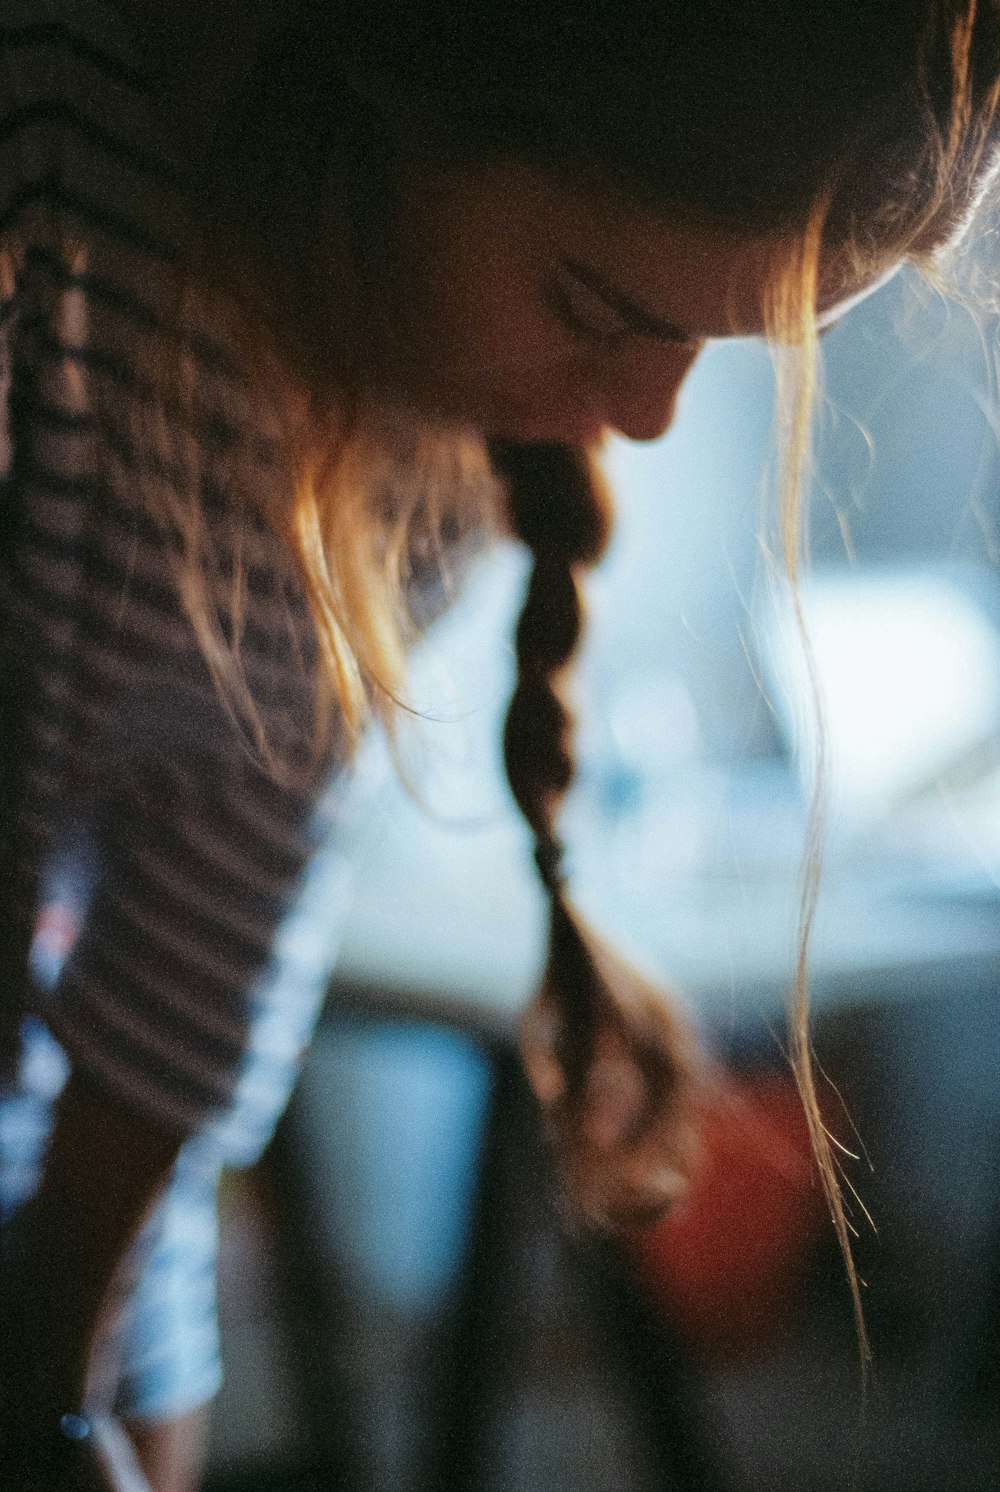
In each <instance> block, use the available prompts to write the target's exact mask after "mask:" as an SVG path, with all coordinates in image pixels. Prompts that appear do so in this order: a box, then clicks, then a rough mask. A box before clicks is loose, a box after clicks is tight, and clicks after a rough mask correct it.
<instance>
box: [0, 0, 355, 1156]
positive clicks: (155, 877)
mask: <svg viewBox="0 0 1000 1492" xmlns="http://www.w3.org/2000/svg"><path fill="white" fill-rule="evenodd" d="M116 25H117V23H116V22H115V20H114V18H113V17H111V16H110V15H109V14H105V13H102V12H101V10H100V7H99V6H94V5H91V4H88V3H84V0H5V6H4V18H3V23H2V24H0V259H2V251H3V250H4V249H5V248H6V250H7V260H6V262H5V263H3V264H2V265H0V520H2V527H3V531H4V534H5V539H4V552H3V556H2V560H3V566H2V568H3V577H2V578H3V594H2V604H3V613H4V618H3V620H4V632H5V644H6V647H7V648H8V652H9V656H10V657H11V658H12V660H13V666H14V667H15V668H16V670H17V676H18V678H19V681H20V685H21V692H22V696H23V701H24V722H23V730H22V735H21V742H20V746H21V751H20V765H19V782H20V793H19V803H18V808H19V820H18V842H19V845H20V847H21V854H22V857H23V866H22V869H23V875H24V879H25V882H26V883H27V884H29V885H30V884H31V883H32V881H33V878H39V877H41V876H42V873H43V871H44V870H45V867H46V866H47V865H48V864H49V863H50V862H51V860H52V857H53V856H57V855H58V850H59V834H60V825H61V824H62V823H63V822H65V821H66V819H67V818H68V817H69V818H73V819H80V818H85V819H86V821H87V823H88V825H89V827H90V829H91V832H92V833H93V834H94V835H95V836H96V837H97V839H98V840H99V843H100V850H101V856H100V863H101V866H102V879H101V881H100V884H99V885H98V887H97V889H96V892H95V894H94V896H93V899H92V901H91V903H90V906H89V910H88V912H87V915H86V918H85V920H84V923H83V928H82V931H81V933H80V936H79V939H78V941H77V943H76V945H75V947H74V948H73V950H72V953H71V955H70V956H69V958H68V960H67V962H66V964H65V966H64V968H63V971H62V974H61V976H60V977H59V978H58V980H57V982H56V985H55V989H54V991H53V992H52V993H51V995H49V996H45V997H43V996H42V995H41V994H40V993H38V994H36V995H34V996H33V999H34V1000H35V1003H36V1007H37V1009H38V1011H39V1012H40V1013H41V1014H42V1015H43V1016H44V1019H45V1021H46V1023H47V1025H48V1027H49V1029H50V1030H51V1031H52V1033H53V1034H54V1035H55V1036H56V1038H57V1039H58V1041H59V1043H60V1044H61V1046H62V1047H63V1048H64V1049H65V1051H66V1052H67V1053H68V1055H69V1057H70V1060H71V1062H72V1063H73V1064H75V1065H77V1066H79V1067H80V1068H81V1069H82V1070H83V1071H85V1072H87V1073H88V1074H89V1075H90V1076H91V1077H92V1078H93V1079H94V1080H96V1081H97V1082H99V1083H101V1084H102V1085H104V1086H106V1087H107V1088H109V1089H111V1090H112V1091H113V1092H115V1093H116V1094H117V1095H118V1096H119V1097H120V1098H121V1099H123V1100H124V1101H125V1102H127V1103H129V1104H132V1105H134V1106H135V1107H136V1108H138V1109H140V1110H141V1111H142V1112H144V1113H148V1114H150V1115H152V1116H154V1117H155V1118H157V1119H158V1120H159V1121H160V1122H162V1123H165V1124H168V1125H170V1126H172V1127H173V1128H174V1129H175V1130H177V1131H178V1132H179V1133H182V1134H185V1135H188V1134H195V1133H199V1134H201V1135H203V1136H205V1137H210V1138H211V1140H212V1143H213V1144H214V1145H215V1146H216V1148H217V1151H218V1153H219V1154H220V1155H221V1156H225V1157H228V1158H230V1159H238V1160H241V1161H247V1160H252V1159H253V1157H254V1155H255V1154H256V1153H257V1152H258V1151H259V1149H260V1147H261V1146H262V1144H263V1143H264V1142H265V1141H266V1139H267V1137H268V1135H269V1133H270V1130H271V1128H272V1127H273V1124H274V1122H275V1119H276V1117H277V1115H278V1113H279V1112H280V1109H281V1107H282V1106H283V1104H284V1102H285V1100H286V1098H287V1094H288V1091H289V1088H290V1085H291V1082H292V1080H293V1076H294V1072H295V1070H296V1065H297V1062H298V1060H299V1056H300V1054H301V1050H302V1048H303V1045H304V1043H305V1041H306V1040H307V1039H308V1035H309V1031H310V1029H311V1026H312V1022H313V1020H314V1019H315V1014H316V1011H317V1009H318V1004H319V1001H320V999H321V996H322V991H323V987H324V985H325V983H326V980H327V977H328V973H329V967H330V965H331V963H332V957H333V936H332V931H331V935H330V936H324V937H319V938H317V936H316V934H315V919H316V918H318V919H320V923H321V924H322V922H323V921H324V920H325V921H326V922H327V923H328V924H330V923H332V922H334V921H336V920H337V919H338V918H339V917H340V915H341V914H342V912H343V908H344V904H345V903H346V897H347V891H346V887H347V884H348V872H347V859H346V856H345V853H344V850H343V848H342V846H341V845H340V844H338V843H337V842H336V841H335V840H333V839H331V840H330V841H329V843H328V846H327V848H326V850H325V851H324V855H325V856H326V859H325V861H324V862H322V875H323V878H324V879H323V891H322V894H321V895H319V894H318V893H317V892H316V891H315V890H313V892H311V893H309V892H308V890H307V883H305V882H304V881H303V875H304V867H305V866H306V865H307V863H308V861H309V858H310V854H311V852H312V849H313V847H314V845H315V842H316V836H317V826H316V821H315V809H316V800H317V797H318V794H319V790H320V787H321V786H322V784H323V783H324V782H325V781H326V780H327V778H328V777H329V775H330V768H331V765H332V764H331V763H329V762H328V763H327V764H326V765H325V766H322V767H321V766H319V765H318V764H316V763H315V762H313V761H312V759H311V757H310V756H309V753H308V750H307V742H306V739H305V735H306V732H307V731H308V727H309V724H310V721H311V712H312V703H313V689H314V675H315V669H316V667H317V656H318V654H317V646H316V639H315V635H314V632H313V629H312V625H311V622H310V619H309V616H308V609H307V606H306V603H305V600H304V597H303V595H302V591H301V586H300V584H299V582H298V579H297V575H296V572H295V569H294V565H293V562H292V560H291V558H290V556H289V555H288V554H287V552H286V551H285V549H284V547H283V545H282V544H281V542H280V541H279V540H278V538H277V537H276V535H275V534H274V533H273V531H272V530H271V529H269V528H268V527H267V525H266V524H265V523H264V521H263V519H261V518H259V517H257V516H256V514H257V512H258V511H259V510H258V507H257V505H256V504H255V503H254V501H253V498H254V493H253V491H252V490H251V487H250V486H248V485H247V483H250V484H253V483H255V482H259V483H261V484H264V483H267V484H271V485H273V484H274V483H275V482H282V481H285V480H287V478H286V476H285V473H284V470H283V467H282V465H281V463H280V459H279V455H278V451H277V449H276V446H275V444H274V440H273V438H269V436H268V434H267V433H266V432H262V431H261V430H260V429H259V428H257V424H256V422H254V421H253V420H252V419H251V416H250V413H249V405H248V399H247V388H246V382H245V381H244V380H243V379H242V378H241V374H240V367H239V359H238V357H237V356H235V355H234V353H233V352H232V351H231V350H230V349H229V348H228V347H226V346H225V344H224V341H223V339H222V338H221V337H220V336H218V335H217V334H216V332H215V330H214V328H213V327H212V326H211V324H210V322H205V324H199V323H198V322H197V320H192V321H191V322H189V323H186V324H185V325H184V326H183V327H177V326H175V325H173V324H171V323H170V322H169V321H168V320H167V318H166V317H165V314H164V307H165V306H167V305H168V304H169V303H170V296H171V292H172V288H173V287H172V285H171V280H170V267H171V266H172V265H173V264H174V263H175V262H176V261H177V257H178V253H179V252H180V250H179V243H180V242H181V241H182V240H181V237H180V236H179V235H180V231H181V230H180V229H179V227H178V225H179V224H182V221H183V215H182V214H181V213H180V212H179V209H178V206H177V203H176V201H175V200H174V197H173V193H174V191H175V182H174V178H173V175H172V172H171V169H170V166H169V165H168V164H167V163H166V162H165V160H164V159H163V157H162V155H160V154H159V153H158V150H157V147H156V144H155V140H154V136H153V131H152V130H151V129H150V126H149V119H148V117H147V106H146V100H145V97H144V94H143V89H142V80H141V78H140V76H139V74H138V71H137V69H136V67H135V64H134V62H133V60H132V58H131V57H130V55H129V53H128V48H127V46H126V45H125V44H124V42H123V41H122V38H121V37H120V36H119V35H118V34H117V31H116ZM179 355H183V357H184V358H185V359H187V360H188V361H189V362H193V364H194V366H195V369H196V378H195V383H196V388H195V390H194V393H193V396H192V397H191V399H190V402H189V403H185V404H184V405H183V406H182V405H181V403H180V402H174V401H172V396H171V394H170V391H169V386H167V385H165V384H164V381H163V376H162V369H163V367H164V365H165V363H169V359H170V358H171V357H174V358H176V357H178V356H179ZM192 444H193V446H194V447H195V449H196V470H197V472H198V482H199V492H200V498H201V512H202V515H203V519H204V524H205V534H206V541H207V544H208V545H209V547H210V551H211V554H212V558H213V565H214V567H215V569H216V571H217V573H218V574H220V575H221V576H222V577H223V578H224V577H225V574H226V573H227V572H229V571H231V569H232V567H233V565H234V564H235V563H236V560H237V556H238V557H239V560H240V562H241V563H242V564H243V565H244V567H245V573H246V585H245V615H244V616H243V617H242V618H241V630H240V636H241V661H242V665H243V668H244V671H245V676H246V679H247V682H248V684H249V686H250V688H251V691H252V693H253V695H254V699H255V704H256V706H257V708H258V710H259V712H260V713H261V714H262V715H263V717H264V721H265V726H266V727H267V729H268V731H269V737H270V739H271V740H272V741H273V742H274V743H276V749H279V750H280V752H281V754H282V762H283V765H284V766H285V767H286V769H287V770H286V771H285V772H284V774H282V775H276V774H274V773H273V772H271V771H270V770H269V768H268V766H267V764H266V763H265V762H262V761H261V760H260V759H259V754H258V753H257V752H256V749H255V747H254V746H253V744H252V742H253V729H252V726H251V724H250V723H249V722H244V723H240V722H239V721H236V722H234V720H233V719H232V718H231V716H230V714H229V713H227V709H226V707H225V705H224V704H223V703H222V702H220V699H219V698H218V695H217V691H216V689H215V687H214V684H213V681H212V678H211V675H210V672H209V669H208V667H207V665H206V663H205V661H204V658H203V657H202V654H201V652H200V649H199V646H198V643H197V640H196V638H195V636H194V634H193V631H192V628H191V626H190V624H189V622H188V620H187V618H186V615H185V613H184V610H183V607H182V606H181V604H180V601H179V599H178V595H177V590H176V586H175V582H174V574H175V563H176V555H177V548H178V546H177V541H176V540H175V539H174V537H173V535H172V534H171V532H170V531H169V529H168V527H167V526H166V525H165V523H164V522H163V521H162V520H161V519H160V518H158V517H157V516H156V513H155V512H154V511H153V510H152V508H153V504H154V495H155V501H156V502H157V503H159V504H160V510H161V511H163V510H164V509H167V510H169V508H170V504H171V501H172V500H173V499H176V495H177V492H178V490H179V488H180V485H181V483H182V476H181V473H182V471H183V470H184V468H183V463H181V462H180V461H179V457H178V454H177V453H178V452H181V451H187V452H188V453H190V449H191V446H192ZM234 474H235V475H234ZM222 589H223V590H224V587H223V588H222ZM218 624H219V627H220V630H221V631H222V633H223V634H224V635H225V634H226V633H227V632H228V631H229V630H231V628H232V625H233V623H232V619H231V618H230V617H229V615H228V611H227V606H226V602H225V600H224V599H223V600H221V601H220V603H219V613H218ZM329 801H330V802H333V803H337V804H341V808H342V792H341V790H340V789H338V791H337V793H335V794H333V796H332V797H331V799H330V800H329ZM341 808H338V809H337V810H336V812H337V813H339V812H341ZM334 817H335V818H336V813H335V814H334ZM327 827H329V825H328V826H327ZM331 857H332V859H331ZM331 888H332V889H331ZM309 895H311V896H312V902H311V903H309V906H310V908H311V910H310V913H309V916H310V917H311V918H312V919H313V921H312V922H310V923H309V924H308V926H307V924H306V922H305V921H304V920H303V918H304V912H303V906H304V905H305V903H304V902H303V900H302V898H303V896H305V897H306V902H308V897H309ZM296 928H299V930H300V932H301V933H302V936H297V935H296V931H295V929H296Z"/></svg>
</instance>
